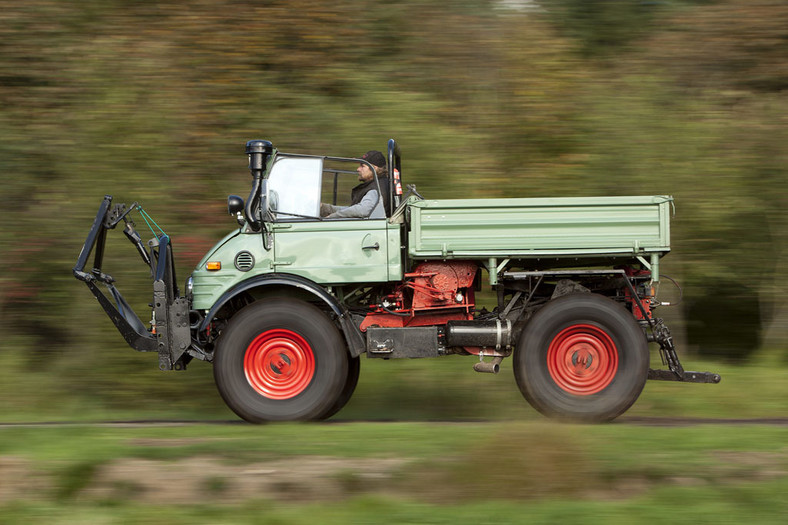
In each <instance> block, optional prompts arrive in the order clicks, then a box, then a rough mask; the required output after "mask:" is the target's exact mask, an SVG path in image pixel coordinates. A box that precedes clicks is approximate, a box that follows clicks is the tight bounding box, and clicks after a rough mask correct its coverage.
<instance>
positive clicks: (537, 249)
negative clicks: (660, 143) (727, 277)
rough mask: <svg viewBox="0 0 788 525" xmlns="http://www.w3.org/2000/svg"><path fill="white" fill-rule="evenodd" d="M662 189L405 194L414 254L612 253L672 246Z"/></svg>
mask: <svg viewBox="0 0 788 525" xmlns="http://www.w3.org/2000/svg"><path fill="white" fill-rule="evenodd" d="M672 201H673V198H672V197H670V196H666V195H657V196H637V197H591V198H586V197H576V198H568V197H567V198H534V199H455V200H418V201H413V202H410V203H409V204H408V205H409V212H410V221H409V222H410V226H409V232H408V236H409V238H408V241H409V242H408V247H409V249H408V254H409V256H410V257H412V258H413V259H434V258H445V259H487V258H491V257H495V258H510V259H530V258H582V259H588V258H597V257H599V258H611V257H613V258H615V257H630V258H635V257H643V258H647V259H651V260H652V261H655V260H658V258H659V257H661V256H662V255H664V254H666V253H667V252H669V251H670V211H671V203H672Z"/></svg>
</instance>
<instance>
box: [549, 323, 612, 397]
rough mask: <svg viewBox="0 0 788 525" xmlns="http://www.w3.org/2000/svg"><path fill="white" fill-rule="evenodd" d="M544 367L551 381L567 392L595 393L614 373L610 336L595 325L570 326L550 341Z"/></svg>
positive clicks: (608, 382)
mask: <svg viewBox="0 0 788 525" xmlns="http://www.w3.org/2000/svg"><path fill="white" fill-rule="evenodd" d="M547 370H548V371H549V372H550V377H552V378H553V381H555V383H556V384H557V385H558V386H559V387H561V388H562V389H563V390H565V391H567V392H569V393H571V394H575V395H580V396H588V395H591V394H596V393H597V392H601V391H602V390H604V389H605V388H606V387H607V386H608V385H609V384H610V382H611V381H613V377H615V375H616V371H617V370H618V349H617V348H616V345H615V343H613V340H612V339H611V338H610V336H609V335H607V333H606V332H605V331H604V330H602V329H600V328H597V327H596V326H592V325H587V324H578V325H574V326H570V327H569V328H565V329H564V330H562V331H561V332H560V333H559V334H558V335H557V336H555V338H553V341H552V342H551V343H550V347H549V348H548V349H547Z"/></svg>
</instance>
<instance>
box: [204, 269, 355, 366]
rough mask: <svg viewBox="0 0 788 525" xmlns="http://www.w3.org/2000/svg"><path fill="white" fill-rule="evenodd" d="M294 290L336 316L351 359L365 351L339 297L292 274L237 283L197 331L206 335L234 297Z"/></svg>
mask: <svg viewBox="0 0 788 525" xmlns="http://www.w3.org/2000/svg"><path fill="white" fill-rule="evenodd" d="M277 289H278V290H281V289H285V290H287V289H291V290H293V289H294V291H297V292H298V295H306V296H307V297H314V298H316V299H319V300H320V301H321V302H322V303H324V304H325V305H326V306H327V307H328V308H329V309H330V310H331V312H332V313H333V314H334V315H336V316H337V320H338V321H339V325H340V327H341V329H342V333H343V335H344V337H345V341H346V342H347V345H348V352H349V353H350V355H351V356H352V357H356V356H358V355H360V354H361V353H363V352H364V351H365V350H366V344H365V342H364V338H363V336H362V335H361V331H360V330H359V329H358V328H357V327H356V325H355V324H353V321H352V320H351V318H350V313H349V312H348V311H347V309H345V308H344V307H343V306H342V305H341V304H339V302H338V301H337V300H336V298H335V297H334V296H333V295H331V294H330V293H328V292H327V291H326V289H325V288H323V287H322V286H320V285H318V284H316V283H314V282H312V281H310V280H309V279H305V278H304V277H299V276H297V275H290V274H266V275H258V276H255V277H252V278H250V279H247V280H245V281H243V282H240V283H238V284H237V285H235V286H233V287H232V288H230V289H229V290H227V291H226V292H225V293H224V294H222V295H221V296H220V297H219V299H218V300H217V301H216V302H215V303H214V305H213V306H212V307H211V309H210V310H209V311H208V313H207V314H206V316H205V318H204V319H203V321H202V323H200V326H199V328H198V332H204V331H205V330H206V329H207V328H208V326H209V325H210V323H211V322H212V321H213V320H214V319H215V318H216V316H217V314H218V313H219V311H221V309H222V308H224V307H225V306H226V305H227V304H228V303H229V302H230V301H231V300H232V299H233V298H234V297H237V296H239V295H240V294H243V293H247V292H258V293H260V292H262V293H264V294H265V293H268V292H274V291H275V290H277Z"/></svg>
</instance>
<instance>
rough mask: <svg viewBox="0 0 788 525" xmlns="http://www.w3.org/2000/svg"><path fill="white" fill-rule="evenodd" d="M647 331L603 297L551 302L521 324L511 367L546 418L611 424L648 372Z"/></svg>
mask: <svg viewBox="0 0 788 525" xmlns="http://www.w3.org/2000/svg"><path fill="white" fill-rule="evenodd" d="M648 361H649V355H648V344H647V342H646V338H645V334H644V333H643V330H642V329H641V328H640V326H639V325H638V324H637V322H636V321H635V319H634V318H633V317H632V314H630V313H629V312H628V311H626V309H624V308H623V307H622V306H621V305H619V304H618V303H616V302H614V301H612V300H611V299H608V298H606V297H603V296H600V295H595V294H589V293H584V294H573V295H567V296H564V297H561V298H558V299H555V300H553V301H551V302H550V303H548V304H547V305H546V306H545V307H544V308H542V309H541V310H539V311H538V312H537V313H536V314H535V315H534V316H533V318H532V319H531V320H530V321H529V323H528V325H527V326H526V328H525V330H524V332H523V334H522V336H521V338H520V341H519V342H518V344H517V348H516V350H515V354H514V367H515V368H514V372H515V378H516V380H517V384H518V386H519V387H520V391H521V392H522V393H523V396H525V398H526V399H527V400H528V402H529V403H530V404H531V405H532V406H533V407H534V408H536V409H537V410H538V411H540V412H542V413H543V414H545V415H548V416H556V417H563V418H568V419H576V420H583V421H609V420H611V419H613V418H615V417H617V416H619V415H621V414H622V413H623V412H624V411H626V410H627V409H628V408H629V407H630V406H632V404H633V403H634V402H635V400H637V398H638V396H639V395H640V392H641V391H642V390H643V387H644V385H645V384H646V377H647V375H648Z"/></svg>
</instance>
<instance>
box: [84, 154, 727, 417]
mask: <svg viewBox="0 0 788 525" xmlns="http://www.w3.org/2000/svg"><path fill="white" fill-rule="evenodd" d="M246 153H247V155H248V158H249V168H250V170H251V174H252V190H251V192H250V194H249V197H248V198H247V199H246V201H245V202H244V200H243V199H242V198H240V197H237V196H234V195H231V196H230V197H229V198H228V211H229V213H230V214H231V215H232V216H233V217H234V218H235V220H237V222H238V226H237V227H236V228H235V229H234V230H233V231H231V232H230V233H229V234H228V235H227V236H226V237H225V238H224V239H222V240H221V241H219V242H218V243H217V244H216V245H215V246H214V247H213V248H212V249H211V250H210V251H209V252H208V253H207V254H206V255H205V257H203V259H202V260H201V261H200V263H199V264H198V265H197V267H196V268H195V270H194V272H193V273H192V275H191V276H190V277H189V278H188V280H187V282H186V286H185V289H184V290H183V292H181V290H180V289H179V287H178V285H177V283H176V276H175V265H174V262H173V243H172V240H171V239H170V238H169V237H168V236H167V235H166V234H164V233H163V232H161V231H160V232H159V233H158V234H154V237H153V238H152V239H151V240H150V241H148V242H143V240H142V238H141V236H140V234H139V233H138V232H137V230H136V229H135V224H134V222H133V221H132V220H131V213H137V214H140V215H141V216H142V217H143V218H144V219H145V220H146V222H152V221H151V220H150V217H149V216H148V215H147V213H146V212H145V211H144V209H143V208H142V207H141V206H139V205H138V204H137V203H134V204H132V205H129V206H126V205H125V204H114V205H113V204H112V197H111V196H105V197H104V200H103V201H102V203H101V205H100V207H99V210H98V213H97V215H96V218H95V221H94V222H93V226H92V228H91V230H90V233H89V234H88V237H87V240H86V242H85V244H84V246H83V248H82V251H81V253H80V255H79V259H78V261H77V264H76V266H75V268H74V275H75V276H76V277H77V278H78V279H80V280H82V281H84V282H85V283H86V284H87V286H88V288H89V289H90V290H91V291H92V292H93V294H94V295H95V297H96V298H97V299H98V301H99V303H100V305H101V306H102V307H103V309H104V310H105V311H106V312H107V314H108V315H109V317H110V319H111V320H112V321H113V323H114V324H115V325H116V326H117V328H118V330H119V331H120V332H121V334H122V335H123V337H124V338H125V339H126V341H127V343H128V344H129V345H130V346H131V347H133V348H135V349H136V350H139V351H144V352H156V353H158V356H159V368H160V369H162V370H184V369H185V368H186V365H187V364H188V363H189V362H190V361H192V360H193V359H195V358H196V359H198V360H202V361H207V362H210V363H212V364H213V368H214V376H215V379H216V385H217V387H218V390H219V392H220V393H221V395H222V397H223V399H224V400H225V401H226V403H227V405H228V406H229V407H230V408H231V409H232V410H233V411H235V413H236V414H238V415H239V416H240V417H242V418H243V419H245V420H247V421H251V422H262V421H281V420H316V419H325V418H328V417H330V416H332V415H333V414H335V413H336V412H337V411H339V410H340V409H341V408H342V407H343V406H344V405H345V404H346V403H347V401H348V400H349V399H350V397H351V395H352V394H353V391H354V389H355V386H356V383H357V381H358V377H359V370H360V357H361V356H362V354H365V355H366V357H367V358H382V359H395V358H417V357H440V356H444V355H449V354H462V355H468V356H473V357H472V360H473V361H474V365H473V368H474V369H475V370H476V371H478V372H490V373H497V372H498V371H499V368H500V364H501V362H502V360H503V359H505V358H507V357H512V366H513V368H514V374H515V378H516V381H517V384H518V385H519V387H520V390H521V391H522V393H523V395H524V396H525V398H526V399H527V400H528V402H529V403H531V405H532V406H533V407H534V408H536V409H537V410H539V411H540V412H542V413H543V414H546V415H548V416H556V417H561V418H568V419H574V420H585V421H606V420H610V419H613V418H615V417H617V416H618V415H620V414H622V413H623V412H624V411H626V410H627V409H628V408H629V407H630V406H631V405H632V404H633V403H634V402H635V400H636V399H637V398H638V396H639V395H640V392H641V391H642V389H643V386H644V385H645V382H646V380H647V379H656V380H669V381H683V382H700V383H717V382H719V380H720V377H719V375H717V374H712V373H708V372H688V371H685V370H684V369H683V368H682V366H681V364H680V362H679V359H678V357H677V355H676V351H675V348H674V344H673V339H672V337H671V335H670V331H669V330H668V328H667V327H666V326H665V324H664V322H663V321H662V319H660V318H657V317H655V316H654V310H655V308H656V307H657V306H659V305H660V302H659V301H658V299H657V297H655V294H654V289H655V283H657V282H658V281H659V263H660V258H661V257H663V256H664V255H666V254H667V253H668V252H669V251H670V214H671V210H672V198H671V197H669V196H663V195H658V196H639V197H596V198H553V199H545V198H539V199H459V200H431V199H426V198H423V197H422V196H420V195H419V194H418V193H417V192H416V191H415V188H413V187H410V188H409V189H410V191H409V192H408V193H409V194H408V195H403V191H402V185H403V179H402V165H401V155H400V150H399V147H398V145H397V144H396V142H395V141H394V140H391V141H389V143H388V147H387V150H386V153H387V155H386V156H387V170H386V173H387V175H388V176H386V177H384V176H382V175H381V176H378V175H377V174H376V175H375V178H374V181H375V182H374V185H375V188H377V195H378V198H379V199H384V198H385V202H386V204H387V206H386V214H385V217H381V218H372V217H363V218H336V219H332V218H327V217H321V214H320V209H321V203H329V204H333V205H342V204H343V200H345V199H347V196H348V195H349V194H350V188H351V187H352V186H353V185H354V184H355V182H356V171H355V169H356V167H357V166H360V165H368V166H369V167H370V169H372V171H373V172H374V171H375V170H374V166H372V165H371V164H369V162H367V161H366V160H364V159H354V158H347V157H330V156H314V155H298V154H291V153H283V152H281V151H278V150H277V149H276V148H274V146H273V145H272V144H271V143H270V142H268V141H265V140H253V141H249V142H248V143H247V144H246ZM121 223H123V227H124V233H125V234H126V236H127V237H128V239H129V240H130V241H131V243H132V244H133V245H134V246H136V248H137V251H138V253H139V255H140V257H141V258H142V260H143V261H144V263H145V264H146V265H148V266H149V267H150V271H151V275H152V278H153V302H152V303H151V321H150V324H149V325H146V323H144V322H143V321H142V320H140V318H139V317H138V316H137V315H136V314H135V313H134V311H133V309H132V308H131V307H130V305H129V304H128V303H127V301H126V300H125V299H124V298H123V296H122V295H121V293H120V292H119V291H118V289H117V288H116V287H115V284H114V282H115V281H114V279H113V278H112V277H111V276H109V275H107V274H105V273H103V270H102V262H103V255H104V246H105V240H106V235H107V232H108V231H109V230H111V229H114V228H115V227H116V226H118V225H120V224H121ZM91 254H94V261H93V265H92V267H91V268H88V259H89V258H90V256H91ZM101 285H103V289H102V287H101ZM481 290H488V291H491V292H493V294H492V295H493V296H494V297H496V298H497V301H496V302H497V305H496V306H495V307H494V308H492V310H487V308H479V307H478V306H477V304H476V300H475V296H476V294H477V293H478V292H479V291H481ZM649 343H655V347H658V348H659V352H660V354H661V356H662V361H663V363H664V364H665V366H666V367H667V368H665V369H664V370H653V369H650V368H649V349H648V346H649ZM469 368H470V367H469Z"/></svg>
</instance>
